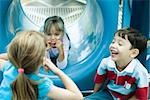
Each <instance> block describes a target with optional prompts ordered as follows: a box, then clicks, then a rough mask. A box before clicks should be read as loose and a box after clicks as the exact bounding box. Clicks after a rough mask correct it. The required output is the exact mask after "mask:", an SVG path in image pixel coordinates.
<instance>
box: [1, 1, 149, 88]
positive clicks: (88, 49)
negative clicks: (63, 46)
mask: <svg viewBox="0 0 150 100" xmlns="http://www.w3.org/2000/svg"><path fill="white" fill-rule="evenodd" d="M132 1H133V2H128V0H124V2H123V12H122V13H123V16H122V27H127V26H132V27H134V28H137V29H139V30H141V31H142V32H143V33H145V34H144V35H145V36H146V37H148V38H150V31H149V27H148V26H146V25H147V23H148V22H149V21H148V20H149V19H148V18H149V14H147V13H145V14H146V15H145V16H147V19H146V20H147V21H144V22H143V21H142V19H144V18H142V19H141V21H140V22H139V24H140V23H141V22H143V23H142V25H141V26H140V27H138V25H137V22H138V21H139V19H136V16H134V13H136V12H135V11H134V10H135V9H137V8H135V7H137V6H135V5H134V4H135V3H134V2H135V1H136V0H132ZM145 1H146V0H145ZM136 3H137V2H136ZM147 4H148V3H147ZM144 5H145V4H144ZM138 6H139V5H138ZM140 6H142V7H145V6H143V5H140ZM146 7H148V5H147V6H146ZM131 8H132V9H131ZM142 10H144V9H142ZM118 11H119V0H87V4H86V8H85V10H84V12H83V14H82V15H81V16H80V19H79V20H78V21H77V22H76V23H74V25H72V27H71V28H70V29H72V30H73V29H78V33H76V34H78V35H75V36H73V34H72V33H71V32H69V30H68V35H69V37H70V40H71V49H70V52H69V64H68V66H67V68H66V69H64V70H63V71H64V72H65V73H67V75H68V76H70V77H71V78H72V79H73V80H74V81H75V83H76V84H77V85H78V86H79V88H80V89H81V90H82V91H84V90H91V89H93V85H94V82H93V79H94V75H95V73H96V69H97V67H98V65H99V63H100V61H101V60H102V58H103V57H106V56H108V55H109V51H108V47H109V44H110V42H111V41H112V38H113V35H114V32H115V31H116V30H117V27H118ZM146 11H147V9H145V10H144V11H142V12H146ZM0 12H1V14H0V22H1V23H0V53H3V52H6V49H7V45H8V43H9V42H10V41H11V39H12V38H13V37H14V36H15V33H16V31H18V30H25V29H35V30H40V28H41V27H42V26H36V24H35V23H34V22H33V21H32V20H31V19H29V17H28V16H27V15H26V14H25V12H24V11H23V8H22V6H21V2H20V0H0ZM131 12H132V13H131ZM143 16H144V15H143ZM131 22H132V23H131ZM146 22H147V23H146ZM136 25H137V26H136ZM141 27H143V28H141ZM142 29H143V30H142ZM74 38H76V39H74ZM78 39H79V40H78ZM77 40H78V41H77ZM74 41H76V42H74ZM79 43H80V44H79ZM142 56H144V57H145V59H146V57H147V60H142V59H141V60H142V61H143V63H144V64H145V66H146V67H147V69H148V71H150V61H149V60H150V57H149V56H150V49H149V46H148V49H147V51H145V52H144V54H143V55H142ZM49 77H50V78H51V79H52V80H53V81H54V83H55V84H56V85H58V86H63V85H62V83H61V81H60V80H59V78H58V77H57V76H55V75H53V74H52V73H51V75H50V76H49ZM0 78H1V77H0Z"/></svg>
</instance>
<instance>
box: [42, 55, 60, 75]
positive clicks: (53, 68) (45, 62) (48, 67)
mask: <svg viewBox="0 0 150 100" xmlns="http://www.w3.org/2000/svg"><path fill="white" fill-rule="evenodd" d="M43 65H44V67H45V69H46V70H51V71H52V72H54V73H55V74H57V73H59V71H60V69H58V68H57V67H56V66H55V65H54V64H53V63H52V62H51V60H50V59H48V58H44V59H43Z"/></svg>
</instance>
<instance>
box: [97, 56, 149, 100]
mask: <svg viewBox="0 0 150 100" xmlns="http://www.w3.org/2000/svg"><path fill="white" fill-rule="evenodd" d="M106 79H108V80H109V81H108V84H107V89H108V90H109V91H110V93H111V94H112V95H113V97H114V98H117V99H118V98H119V99H120V100H127V99H128V98H130V97H131V96H133V95H135V96H136V98H137V99H138V100H147V99H148V84H149V83H148V72H147V70H146V68H145V67H144V66H143V65H142V64H141V63H140V62H139V60H138V59H133V60H132V61H131V62H130V63H129V64H128V65H127V66H126V68H125V69H124V70H123V71H121V72H120V71H118V69H117V68H116V64H115V62H114V61H113V60H112V59H111V57H108V58H104V59H103V60H102V61H101V63H100V65H99V67H98V69H97V73H96V75H95V80H94V81H95V83H97V84H98V83H103V82H104V81H105V80H106Z"/></svg>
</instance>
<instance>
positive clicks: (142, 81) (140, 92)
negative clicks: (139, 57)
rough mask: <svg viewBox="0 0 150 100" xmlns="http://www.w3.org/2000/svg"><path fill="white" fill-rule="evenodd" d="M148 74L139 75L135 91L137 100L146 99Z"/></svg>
mask: <svg viewBox="0 0 150 100" xmlns="http://www.w3.org/2000/svg"><path fill="white" fill-rule="evenodd" d="M148 85H149V82H148V73H147V72H146V73H144V72H143V73H139V78H138V80H137V90H136V92H135V96H136V98H137V99H139V100H147V99H148Z"/></svg>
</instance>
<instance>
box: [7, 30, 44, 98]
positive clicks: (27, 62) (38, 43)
mask: <svg viewBox="0 0 150 100" xmlns="http://www.w3.org/2000/svg"><path fill="white" fill-rule="evenodd" d="M45 44H46V41H45V38H44V35H43V34H42V33H39V32H36V31H22V32H19V33H17V35H16V36H15V37H14V39H13V40H12V41H11V43H10V44H9V46H8V58H9V60H10V61H11V63H12V64H13V65H14V66H15V67H16V68H17V69H19V68H22V69H24V73H19V75H18V76H17V78H16V80H15V81H14V82H13V83H12V85H11V86H12V93H13V96H12V99H13V100H35V99H37V96H38V87H37V85H38V84H37V83H36V82H34V81H32V80H30V79H29V78H28V77H27V76H26V75H25V74H31V73H34V72H35V71H36V70H38V68H39V66H40V65H41V64H42V62H43V57H44V56H45V48H46V45H45Z"/></svg>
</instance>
